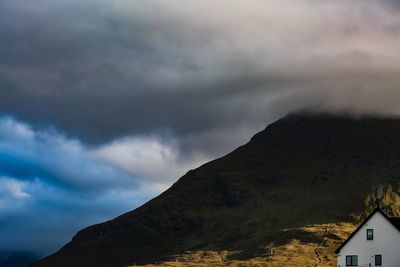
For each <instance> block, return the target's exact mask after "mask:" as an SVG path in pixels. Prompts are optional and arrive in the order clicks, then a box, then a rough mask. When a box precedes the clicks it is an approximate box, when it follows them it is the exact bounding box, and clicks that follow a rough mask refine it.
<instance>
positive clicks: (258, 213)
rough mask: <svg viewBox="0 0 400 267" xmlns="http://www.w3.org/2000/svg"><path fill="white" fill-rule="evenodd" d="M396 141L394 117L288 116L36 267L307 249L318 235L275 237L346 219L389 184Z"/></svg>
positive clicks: (398, 127) (395, 180)
mask: <svg viewBox="0 0 400 267" xmlns="http://www.w3.org/2000/svg"><path fill="white" fill-rule="evenodd" d="M399 133H400V120H395V119H393V120H390V119H385V120H384V119H374V118H369V119H363V120H354V119H348V118H344V117H331V116H327V115H321V116H310V115H304V116H303V115H301V116H299V115H296V116H288V117H286V118H284V119H282V120H280V121H278V122H276V123H274V124H272V125H270V126H268V127H267V129H266V130H265V131H263V132H260V133H259V134H257V135H256V136H255V137H253V138H252V140H251V141H250V142H249V143H248V144H246V145H244V146H242V147H240V148H238V149H237V150H235V151H234V152H232V153H231V154H229V155H227V156H225V157H223V158H221V159H218V160H215V161H212V162H210V163H208V164H206V165H204V166H202V167H200V168H198V169H196V170H194V171H190V172H189V173H187V174H186V175H185V176H183V177H182V178H181V179H180V180H179V181H178V182H177V183H176V184H175V185H174V186H173V187H171V188H170V189H169V190H167V191H166V192H165V193H163V194H162V195H160V196H159V197H157V198H155V199H153V200H152V201H150V202H149V203H147V204H145V205H144V206H142V207H140V208H139V209H136V210H134V211H132V212H129V213H127V214H124V215H122V216H120V217H118V218H116V219H114V220H112V221H110V222H106V223H103V224H99V225H95V226H91V227H89V228H87V229H84V230H82V231H80V232H79V233H78V234H77V236H75V237H74V239H73V240H72V242H71V243H69V244H67V245H66V246H65V247H64V248H63V249H62V250H60V251H59V252H58V253H56V254H55V255H52V256H50V257H49V258H47V259H45V260H44V261H42V262H39V263H38V264H37V265H35V266H58V267H62V266H123V265H132V264H134V263H137V264H146V263H154V262H159V261H162V260H165V259H166V258H168V257H169V256H171V255H179V254H180V255H182V253H184V251H229V252H233V251H240V253H233V254H232V255H231V256H230V259H231V260H233V261H235V260H237V261H240V260H249V259H254V258H257V256H258V255H262V253H264V252H265V250H264V249H265V247H263V246H265V244H270V243H273V244H274V246H275V247H282V249H284V248H285V246H289V245H290V244H291V242H293V240H294V239H295V240H298V242H301V243H303V244H312V243H313V242H314V240H317V239H318V234H313V233H310V232H307V233H306V234H304V232H301V231H300V232H298V231H297V232H296V233H295V237H294V236H293V235H291V234H290V232H289V233H288V232H286V233H285V232H283V230H284V229H298V228H301V227H304V226H306V225H325V224H332V223H336V222H351V221H354V215H358V214H360V213H362V212H363V211H364V209H365V207H364V204H363V201H364V198H365V196H366V195H367V194H368V193H370V192H371V191H372V189H373V188H374V187H376V186H377V185H379V184H389V183H390V184H393V185H394V186H395V187H396V186H398V184H399V182H400V179H399V177H400V164H399V163H400V153H399V151H400V138H399V135H400V134H399ZM304 248H306V247H304ZM263 251H264V252H263ZM305 255H306V254H305Z"/></svg>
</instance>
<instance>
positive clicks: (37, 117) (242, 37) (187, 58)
mask: <svg viewBox="0 0 400 267" xmlns="http://www.w3.org/2000/svg"><path fill="white" fill-rule="evenodd" d="M390 3H392V2H391V1H381V2H380V3H379V4H378V3H377V2H376V3H375V2H374V1H354V2H348V1H324V2H321V1H299V2H297V3H296V4H293V3H290V2H286V1H283V2H279V3H278V2H276V1H257V0H253V1H250V2H249V3H234V2H233V3H232V2H230V1H223V2H221V3H220V4H218V6H220V7H221V5H222V6H226V9H221V11H217V10H218V8H215V5H216V4H215V2H212V1H202V2H201V3H200V2H192V3H190V4H189V3H180V4H178V3H176V2H174V1H134V2H129V1H85V3H81V2H78V1H61V0H60V1H46V0H40V1H36V2H27V1H22V0H16V1H3V2H2V3H0V5H1V6H0V36H1V38H0V40H1V41H0V48H1V49H0V58H1V62H0V84H1V87H0V90H1V98H0V111H1V112H5V113H11V114H15V115H17V116H19V117H21V118H23V119H27V120H29V121H31V122H33V123H39V124H55V125H56V126H58V127H60V128H62V129H64V130H66V131H67V132H69V133H71V134H74V135H78V136H81V137H84V138H85V140H86V141H88V142H99V141H100V142H106V141H110V140H112V139H115V138H118V137H123V136H128V135H137V134H142V135H143V134H148V133H149V132H157V131H165V130H167V131H168V132H170V133H172V134H173V135H176V136H177V138H178V139H182V140H184V139H185V138H186V139H190V140H193V138H194V139H198V138H197V137H196V135H199V136H202V135H203V136H206V135H212V134H211V133H215V132H218V131H220V132H221V133H223V132H227V131H228V129H232V128H237V129H238V130H240V129H243V128H246V127H247V128H248V127H250V128H251V129H253V130H254V129H260V128H262V126H264V125H265V124H266V123H267V122H268V121H270V120H271V119H272V118H276V117H277V116H279V115H281V114H284V113H286V112H288V111H291V110H292V109H295V108H305V107H307V106H309V105H310V104H311V105H310V106H323V107H326V108H331V107H334V108H338V109H345V108H349V106H350V107H353V106H354V105H353V103H350V105H349V104H348V103H345V102H343V101H341V99H340V98H341V97H342V96H343V98H346V95H347V92H348V91H351V92H350V93H349V95H357V93H353V92H354V88H356V90H358V89H360V88H361V89H363V90H364V89H365V91H366V92H368V90H376V88H375V89H370V88H369V87H370V84H371V81H374V83H377V82H376V81H377V80H378V81H379V80H384V81H385V82H384V83H385V84H384V85H383V86H382V84H379V83H377V86H380V87H381V88H383V87H385V86H386V87H387V88H386V91H387V92H386V93H384V95H385V96H387V95H388V94H389V95H390V98H392V97H393V95H395V96H396V99H397V98H398V96H397V92H394V91H393V90H392V89H391V88H390V87H393V86H392V85H391V84H393V79H394V78H393V77H396V76H397V74H398V71H396V69H398V64H397V63H396V59H397V58H398V56H399V55H398V53H397V52H396V50H395V47H396V46H397V44H398V35H393V32H392V31H391V30H390V29H392V28H395V27H396V26H399V19H398V16H397V15H395V14H393V12H392V11H393V10H392V9H391V8H390V7H391V6H392V5H391V4H390ZM375 38H376V39H375ZM377 40H379V42H377ZM390 53H392V54H390ZM393 53H394V55H393ZM387 58H389V60H387ZM336 89H340V90H342V92H345V93H344V94H339V96H338V97H337V98H335V97H332V95H331V94H335V93H331V92H332V90H336ZM313 90H314V91H316V93H315V94H312V95H314V97H311V98H310V97H309V95H310V92H313ZM379 90H380V89H379ZM384 90H385V88H383V89H382V90H381V92H382V91H384ZM321 92H322V93H321ZM379 94H381V93H379ZM293 96H296V101H295V102H292V100H290V101H287V102H285V101H283V102H282V101H281V100H280V99H282V98H283V99H286V98H287V99H292V98H293ZM315 96H320V97H315ZM383 98H384V97H383ZM272 100H276V101H277V102H275V103H282V105H281V106H280V107H278V106H277V105H276V104H275V105H274V103H271V101H272ZM368 100H369V96H368V93H366V94H364V95H362V94H360V97H359V96H356V99H353V101H355V102H357V103H358V104H356V106H359V109H360V110H361V111H363V110H367V111H370V103H369V102H370V101H368ZM382 101H383V100H382ZM382 101H380V102H377V104H376V106H377V107H376V108H372V109H371V111H379V109H383V110H384V112H387V111H388V110H387V108H386V107H384V108H382ZM272 102H273V101H272ZM310 102H311V103H310ZM364 103H365V104H364ZM389 112H393V110H391V109H390V110H389ZM394 112H398V111H397V110H395V111H394ZM246 138H247V137H246ZM235 140H237V139H235ZM235 142H236V141H235ZM193 145H194V146H196V145H195V144H192V146H193ZM202 149H207V148H202Z"/></svg>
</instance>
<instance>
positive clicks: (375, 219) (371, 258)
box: [336, 209, 400, 267]
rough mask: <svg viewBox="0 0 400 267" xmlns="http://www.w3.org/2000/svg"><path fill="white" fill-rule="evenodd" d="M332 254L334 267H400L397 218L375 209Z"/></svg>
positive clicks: (398, 221) (399, 228)
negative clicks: (334, 262) (335, 262)
mask: <svg viewBox="0 0 400 267" xmlns="http://www.w3.org/2000/svg"><path fill="white" fill-rule="evenodd" d="M336 253H337V259H338V262H337V265H338V267H345V266H359V267H373V266H384V267H400V218H393V217H392V218H389V217H388V216H387V215H386V214H385V213H384V212H382V210H381V209H375V210H374V212H372V214H371V215H369V216H368V218H367V219H365V221H364V222H363V223H362V224H361V225H360V226H359V227H358V228H357V229H356V230H355V231H354V232H353V233H352V234H351V235H350V236H349V238H348V239H347V240H346V241H344V242H343V244H342V245H341V246H340V247H339V248H338V249H337V250H336Z"/></svg>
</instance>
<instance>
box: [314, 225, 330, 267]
mask: <svg viewBox="0 0 400 267" xmlns="http://www.w3.org/2000/svg"><path fill="white" fill-rule="evenodd" d="M328 232H329V224H327V225H326V227H325V232H324V236H323V237H322V240H321V243H319V245H318V247H316V248H315V254H316V255H317V259H318V263H316V264H315V265H314V267H317V266H318V265H319V264H321V263H322V258H321V255H320V254H319V251H318V250H319V249H320V248H321V247H322V246H323V245H324V242H325V238H326V236H327V235H328Z"/></svg>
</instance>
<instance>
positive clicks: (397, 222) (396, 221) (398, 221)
mask: <svg viewBox="0 0 400 267" xmlns="http://www.w3.org/2000/svg"><path fill="white" fill-rule="evenodd" d="M377 213H378V214H381V215H382V216H383V217H384V218H385V219H386V221H387V222H388V223H390V224H391V225H393V226H394V227H395V228H396V229H397V230H398V231H400V218H389V217H388V216H387V215H386V214H385V213H384V212H383V211H382V210H381V209H379V208H376V209H375V210H374V211H373V212H372V213H371V214H370V215H369V216H368V217H367V218H366V219H365V220H364V221H363V222H362V223H361V224H360V225H359V226H358V227H357V229H356V230H354V232H353V233H352V234H351V235H350V236H349V237H348V238H347V239H346V240H345V241H344V242H343V243H342V244H341V245H340V247H338V248H337V249H336V250H335V252H336V254H338V253H339V252H340V250H342V248H343V247H344V246H346V244H347V243H348V242H349V241H350V240H351V239H352V238H353V237H354V236H355V235H356V234H357V233H358V232H359V231H360V230H361V229H362V228H363V227H364V225H365V224H366V223H368V221H369V220H370V219H371V218H372V217H373V216H374V215H376V214H377Z"/></svg>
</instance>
